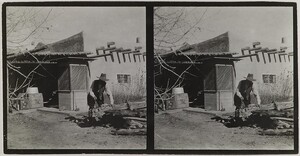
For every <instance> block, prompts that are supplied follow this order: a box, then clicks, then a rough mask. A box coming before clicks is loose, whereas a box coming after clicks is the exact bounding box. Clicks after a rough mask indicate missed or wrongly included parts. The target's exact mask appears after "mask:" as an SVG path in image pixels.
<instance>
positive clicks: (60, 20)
mask: <svg viewBox="0 0 300 156" xmlns="http://www.w3.org/2000/svg"><path fill="white" fill-rule="evenodd" d="M24 8H25V7H22V8H21V7H19V8H18V9H24ZM34 9H42V12H41V13H40V14H39V15H40V16H46V14H47V13H48V12H49V10H51V9H52V11H51V14H50V17H49V20H47V23H46V24H47V25H48V26H50V29H49V30H48V31H44V30H43V32H40V34H39V35H38V36H35V37H34V38H31V39H28V42H29V43H34V44H33V45H31V48H32V47H34V46H35V45H36V44H37V43H38V42H43V43H52V42H55V41H58V40H61V39H64V38H67V37H69V36H72V35H74V34H77V33H79V32H81V31H83V33H84V42H85V51H91V52H94V51H95V49H96V48H97V47H100V46H105V45H106V43H107V42H110V41H114V42H116V46H117V47H123V48H134V47H135V46H142V47H143V49H144V50H145V48H146V18H145V17H146V14H145V8H144V7H51V8H50V7H42V8H41V7H35V8H34ZM169 9H170V8H169ZM206 9H207V11H206V12H205V10H206ZM185 10H186V12H187V16H186V18H185V21H187V22H189V23H193V22H195V21H196V20H197V19H199V18H201V16H202V15H203V13H204V12H205V14H204V15H203V18H202V19H201V21H200V23H199V24H198V25H196V27H198V28H199V29H197V31H195V32H193V33H191V34H189V35H188V36H187V37H186V38H185V39H184V40H182V41H181V42H182V43H183V42H188V43H190V44H192V43H199V42H202V41H204V40H207V39H210V38H212V37H215V36H218V35H220V34H222V33H224V32H227V31H229V35H230V36H229V37H230V38H231V39H232V40H234V41H235V42H234V43H232V44H231V47H233V49H234V51H236V50H238V49H240V48H243V47H246V46H250V44H251V43H252V42H255V41H260V42H261V43H262V45H263V46H265V47H269V48H279V47H280V46H283V45H282V44H281V38H282V37H285V41H286V43H285V45H284V46H287V47H289V49H288V50H289V51H292V49H291V47H292V46H293V37H292V36H293V16H292V8H291V7H185ZM136 37H139V38H140V40H141V43H140V44H136V43H135V41H136Z"/></svg>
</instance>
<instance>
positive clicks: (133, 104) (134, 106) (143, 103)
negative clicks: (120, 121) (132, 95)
mask: <svg viewBox="0 0 300 156" xmlns="http://www.w3.org/2000/svg"><path fill="white" fill-rule="evenodd" d="M127 104H128V107H129V109H130V110H134V109H141V108H146V107H147V103H146V101H136V102H131V101H128V102H127Z"/></svg>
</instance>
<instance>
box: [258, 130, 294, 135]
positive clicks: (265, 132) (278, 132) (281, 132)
mask: <svg viewBox="0 0 300 156" xmlns="http://www.w3.org/2000/svg"><path fill="white" fill-rule="evenodd" d="M259 134H260V135H294V129H267V130H263V131H261V132H260V133H259Z"/></svg>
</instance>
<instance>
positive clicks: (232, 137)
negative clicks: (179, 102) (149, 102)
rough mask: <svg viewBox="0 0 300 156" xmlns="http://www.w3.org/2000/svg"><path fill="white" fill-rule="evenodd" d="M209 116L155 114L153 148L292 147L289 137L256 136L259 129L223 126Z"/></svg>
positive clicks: (285, 148)
mask: <svg viewBox="0 0 300 156" xmlns="http://www.w3.org/2000/svg"><path fill="white" fill-rule="evenodd" d="M211 117H212V116H211V115H209V114H203V113H193V112H185V111H179V112H173V113H165V114H160V115H155V120H154V121H155V128H154V129H155V136H154V140H155V144H154V145H155V149H202V150H209V149H214V150H235V149H236V150H293V146H294V139H293V136H266V135H264V136H263V135H259V134H258V130H259V128H251V127H242V128H240V127H238V128H227V127H225V126H224V125H223V124H222V123H220V122H217V121H215V120H212V119H211Z"/></svg>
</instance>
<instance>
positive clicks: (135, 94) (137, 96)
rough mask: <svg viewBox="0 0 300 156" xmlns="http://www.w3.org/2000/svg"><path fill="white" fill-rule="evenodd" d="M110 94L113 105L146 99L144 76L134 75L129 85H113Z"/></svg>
mask: <svg viewBox="0 0 300 156" xmlns="http://www.w3.org/2000/svg"><path fill="white" fill-rule="evenodd" d="M112 94H113V96H114V101H115V104H120V103H125V102H126V101H137V100H142V99H144V98H145V97H146V79H145V75H144V74H142V75H135V76H134V77H133V78H132V79H131V83H130V84H119V83H118V84H115V85H114V86H113V87H112Z"/></svg>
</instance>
